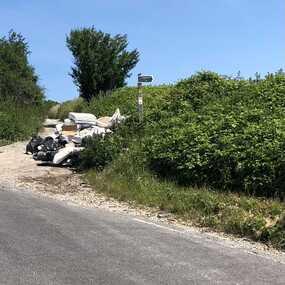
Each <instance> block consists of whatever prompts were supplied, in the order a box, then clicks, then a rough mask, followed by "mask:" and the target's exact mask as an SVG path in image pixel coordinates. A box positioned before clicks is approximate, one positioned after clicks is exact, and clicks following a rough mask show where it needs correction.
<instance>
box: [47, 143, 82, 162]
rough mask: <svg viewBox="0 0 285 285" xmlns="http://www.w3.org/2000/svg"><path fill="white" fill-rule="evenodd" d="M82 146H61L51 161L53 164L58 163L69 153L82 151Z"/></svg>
mask: <svg viewBox="0 0 285 285" xmlns="http://www.w3.org/2000/svg"><path fill="white" fill-rule="evenodd" d="M83 149H84V148H83V147H74V146H67V147H64V148H61V149H60V150H59V151H58V152H57V153H56V154H55V156H54V158H53V161H52V162H53V163H54V164H60V163H62V162H63V161H64V160H65V159H67V158H68V157H69V156H70V155H71V154H74V153H77V152H80V151H82V150H83Z"/></svg>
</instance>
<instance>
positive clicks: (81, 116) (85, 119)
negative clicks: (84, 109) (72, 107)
mask: <svg viewBox="0 0 285 285" xmlns="http://www.w3.org/2000/svg"><path fill="white" fill-rule="evenodd" d="M68 118H69V119H70V120H72V121H74V122H75V123H76V124H86V125H88V124H90V125H96V117H95V116H94V115H93V114H89V113H75V112H70V113H69V114H68Z"/></svg>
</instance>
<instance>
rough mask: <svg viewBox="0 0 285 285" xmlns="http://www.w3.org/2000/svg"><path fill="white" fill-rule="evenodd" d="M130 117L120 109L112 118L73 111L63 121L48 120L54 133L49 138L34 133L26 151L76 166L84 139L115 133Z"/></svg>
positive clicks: (49, 160) (40, 158) (39, 159)
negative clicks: (119, 125)
mask: <svg viewBox="0 0 285 285" xmlns="http://www.w3.org/2000/svg"><path fill="white" fill-rule="evenodd" d="M125 120H126V117H125V116H122V115H121V114H120V110H119V109H117V110H116V111H115V113H114V114H113V116H112V117H109V116H106V117H101V118H99V119H97V118H96V117H95V116H94V115H93V114H89V113H75V112H70V113H69V115H68V118H67V119H65V120H64V121H63V122H61V121H60V120H54V119H46V120H45V122H44V124H43V125H44V126H45V127H51V128H53V129H54V133H53V135H51V136H48V137H46V138H41V137H39V136H34V137H32V139H31V140H30V142H29V143H28V144H27V146H26V153H27V154H28V153H30V154H33V159H34V160H37V161H44V162H49V163H51V164H54V165H72V164H74V163H75V162H76V161H78V159H79V153H80V151H82V150H83V149H84V148H83V147H81V144H82V140H83V139H84V138H86V137H93V136H102V137H104V136H105V135H106V134H111V133H112V130H111V129H113V128H114V127H115V126H117V125H118V124H120V123H122V122H124V121H125Z"/></svg>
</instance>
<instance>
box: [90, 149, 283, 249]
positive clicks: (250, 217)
mask: <svg viewBox="0 0 285 285" xmlns="http://www.w3.org/2000/svg"><path fill="white" fill-rule="evenodd" d="M140 156H141V154H140V151H139V150H138V151H136V150H135V149H130V150H129V151H128V152H127V153H124V154H121V155H120V156H119V158H118V159H116V160H115V161H114V162H113V163H112V164H111V165H110V166H109V167H107V168H105V169H104V170H103V171H101V172H98V171H96V170H90V171H89V172H88V173H87V174H86V176H87V179H88V181H89V182H90V183H91V185H93V186H94V188H95V189H96V191H98V192H101V193H104V194H106V195H107V196H111V197H114V198H116V199H118V200H120V201H128V202H135V203H136V204H138V205H146V206H149V207H158V208H159V209H161V210H164V211H169V212H171V213H173V214H175V215H177V217H179V218H182V219H184V220H186V221H188V222H189V221H190V222H191V223H192V224H193V225H195V226H200V227H207V228H211V229H214V230H216V231H223V232H226V233H230V234H234V235H237V236H246V237H249V238H251V239H253V240H256V241H261V242H264V243H266V244H268V245H270V246H273V247H275V248H278V249H282V250H285V218H284V216H283V213H284V211H285V205H284V203H282V202H278V201H276V200H270V199H262V198H255V197H249V196H245V195H239V194H234V193H228V192H227V193H225V192H217V191H213V190H209V189H207V188H194V187H182V186H178V185H176V184H175V183H173V182H170V181H166V180H161V179H159V178H158V177H156V176H155V175H153V174H152V173H150V172H149V171H148V170H147V169H146V168H145V167H144V163H143V157H140ZM140 161H142V162H141V163H140Z"/></svg>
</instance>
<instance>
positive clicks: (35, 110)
mask: <svg viewBox="0 0 285 285" xmlns="http://www.w3.org/2000/svg"><path fill="white" fill-rule="evenodd" d="M44 114H45V108H44V106H43V105H24V104H16V103H15V102H13V101H1V102H0V122H1V123H0V145H4V144H8V143H11V142H14V141H17V140H24V139H27V138H28V137H30V136H31V135H33V134H36V133H37V131H38V129H39V128H40V126H41V124H42V121H43V118H44Z"/></svg>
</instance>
